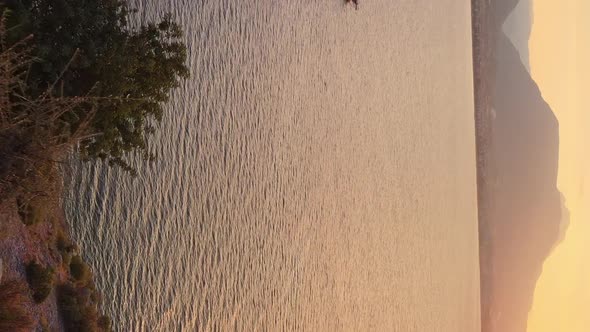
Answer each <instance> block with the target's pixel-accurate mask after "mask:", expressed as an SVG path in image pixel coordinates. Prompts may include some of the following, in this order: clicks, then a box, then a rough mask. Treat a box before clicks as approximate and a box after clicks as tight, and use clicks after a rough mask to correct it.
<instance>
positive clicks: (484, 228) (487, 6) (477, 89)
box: [472, 0, 496, 332]
mask: <svg viewBox="0 0 590 332" xmlns="http://www.w3.org/2000/svg"><path fill="white" fill-rule="evenodd" d="M494 18H495V17H494V13H493V9H492V3H491V2H490V1H489V0H472V31H473V67H474V68H473V73H474V99H475V132H476V159H477V202H478V227H479V251H480V298H481V320H482V324H481V331H482V332H488V331H491V330H493V329H492V326H493V317H492V312H491V310H490V305H491V302H492V296H493V283H492V270H493V266H492V261H493V259H492V257H493V251H492V238H493V232H494V230H493V229H492V225H491V204H492V199H493V194H492V191H493V182H494V178H495V175H494V169H493V162H492V160H493V155H492V153H493V140H492V138H493V135H494V132H493V130H494V129H493V125H492V124H493V119H494V111H493V109H492V98H493V91H494V84H495V80H494V76H495V74H494V73H495V60H494V49H495V46H494V43H495V34H496V31H495V23H494Z"/></svg>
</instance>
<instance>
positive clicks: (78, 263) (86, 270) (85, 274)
mask: <svg viewBox="0 0 590 332" xmlns="http://www.w3.org/2000/svg"><path fill="white" fill-rule="evenodd" d="M70 274H71V275H72V277H73V278H74V279H75V280H76V281H79V282H82V283H83V284H88V281H89V280H90V278H91V277H92V272H91V270H90V266H88V264H86V262H84V260H82V257H80V256H79V255H76V256H74V257H72V260H71V261H70Z"/></svg>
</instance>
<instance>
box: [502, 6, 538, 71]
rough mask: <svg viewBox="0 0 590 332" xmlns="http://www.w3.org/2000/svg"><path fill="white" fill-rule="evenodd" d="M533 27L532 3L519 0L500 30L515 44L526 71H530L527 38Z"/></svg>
mask: <svg viewBox="0 0 590 332" xmlns="http://www.w3.org/2000/svg"><path fill="white" fill-rule="evenodd" d="M532 28H533V3H532V0H521V1H520V2H519V3H518V5H517V6H516V7H514V10H513V11H512V12H511V13H510V14H509V15H508V17H507V18H506V20H505V21H504V23H503V25H502V30H503V31H504V33H505V34H506V36H508V38H509V39H510V41H512V44H514V46H516V49H517V50H518V53H519V54H520V59H521V60H522V62H523V64H524V66H525V67H526V68H527V71H529V72H530V71H531V66H530V54H529V39H530V37H531V31H532Z"/></svg>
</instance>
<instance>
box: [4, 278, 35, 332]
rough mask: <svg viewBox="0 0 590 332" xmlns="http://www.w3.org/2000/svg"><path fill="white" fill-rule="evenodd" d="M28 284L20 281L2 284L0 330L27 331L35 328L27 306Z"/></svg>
mask: <svg viewBox="0 0 590 332" xmlns="http://www.w3.org/2000/svg"><path fill="white" fill-rule="evenodd" d="M28 302H29V300H28V291H27V289H26V286H25V285H24V284H22V283H20V282H18V281H5V282H3V283H2V284H0V331H14V332H25V331H31V330H32V328H33V319H32V317H31V315H30V314H29V312H28V311H27V309H26V307H27V304H28Z"/></svg>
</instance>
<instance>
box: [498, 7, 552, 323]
mask: <svg viewBox="0 0 590 332" xmlns="http://www.w3.org/2000/svg"><path fill="white" fill-rule="evenodd" d="M497 3H498V8H497V11H496V13H497V16H496V17H497V18H501V17H504V19H505V18H506V17H507V16H508V14H509V13H510V10H512V9H514V8H515V7H516V5H517V4H518V1H511V0H507V1H498V2H497ZM502 22H503V21H501V22H499V24H502ZM500 26H501V25H500ZM499 36H500V37H499V38H498V40H497V43H496V50H495V54H496V77H495V82H496V84H495V91H494V96H493V108H494V110H495V112H496V118H495V122H494V137H493V139H492V141H493V146H494V150H493V156H494V160H493V162H494V165H495V173H496V176H497V179H495V181H494V182H495V185H494V187H493V193H492V198H491V200H492V202H491V206H492V212H491V213H492V216H490V229H491V232H492V235H491V241H492V244H491V250H492V252H491V259H492V262H491V266H492V267H493V270H492V272H491V273H492V274H491V279H492V280H491V281H488V282H491V285H492V299H491V305H490V308H491V313H492V319H491V321H492V327H491V331H494V332H526V324H527V319H528V312H529V311H530V308H531V306H532V301H533V295H534V290H535V287H536V283H537V280H538V278H539V276H540V274H541V270H542V266H543V262H544V261H545V259H546V258H547V257H548V255H549V254H550V252H551V250H552V248H553V247H554V245H555V243H556V242H557V241H558V238H559V237H560V224H561V219H562V211H561V207H562V202H561V194H560V192H559V191H558V189H557V169H558V157H559V125H558V121H557V119H556V117H555V115H554V114H553V112H552V110H551V108H550V107H549V105H548V104H547V103H546V102H545V100H543V97H542V95H541V92H540V90H539V87H538V86H537V84H536V83H535V82H534V81H533V79H532V78H531V76H530V74H529V72H528V71H527V68H526V66H525V65H524V63H523V61H522V59H521V56H520V54H519V52H518V50H517V48H516V47H515V46H514V44H513V43H512V42H511V41H510V39H509V38H508V37H507V36H506V35H505V34H503V33H500V34H499Z"/></svg>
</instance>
